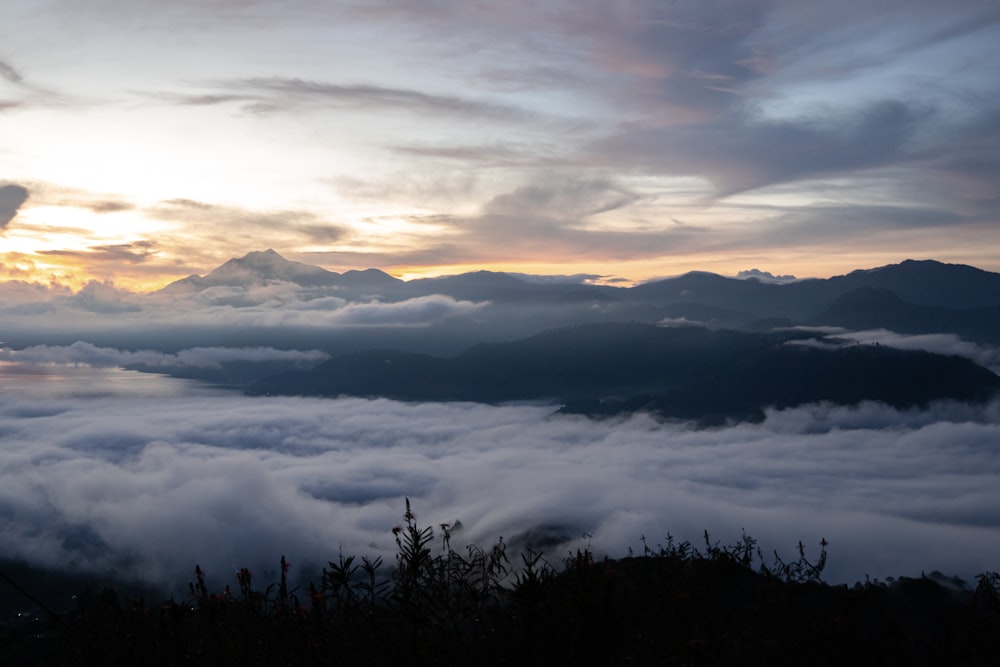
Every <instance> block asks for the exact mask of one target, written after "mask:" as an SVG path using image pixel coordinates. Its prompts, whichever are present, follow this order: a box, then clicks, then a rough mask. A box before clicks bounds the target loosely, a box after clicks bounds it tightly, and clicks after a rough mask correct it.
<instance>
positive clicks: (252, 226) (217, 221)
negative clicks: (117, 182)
mask: <svg viewBox="0 0 1000 667" xmlns="http://www.w3.org/2000/svg"><path fill="white" fill-rule="evenodd" d="M143 213H144V214H145V215H147V216H148V217H151V218H155V219H158V220H172V221H176V222H181V223H184V224H186V225H188V226H189V227H190V228H191V232H192V233H195V234H197V235H198V236H200V237H202V238H205V237H210V238H214V240H215V241H216V242H217V243H218V244H221V245H223V246H224V247H225V246H230V247H234V248H235V250H236V251H237V252H239V251H242V250H245V248H246V247H248V246H249V247H252V246H253V245H255V244H258V243H259V242H260V235H261V234H262V233H266V234H267V238H268V239H270V242H271V243H273V244H274V245H280V244H278V243H277V242H276V241H278V240H281V238H282V237H284V238H286V239H288V240H290V241H293V242H294V241H299V242H306V243H310V242H330V241H333V240H338V239H341V238H343V236H344V235H345V234H347V229H346V228H345V227H343V226H341V225H337V224H333V223H331V222H329V221H328V220H326V219H325V218H324V217H323V216H321V215H319V214H317V213H314V212H312V211H296V210H277V211H276V210H255V209H248V208H240V207H237V206H225V205H220V204H212V203H209V202H202V201H196V200H192V199H167V200H164V201H161V202H159V203H158V204H156V205H154V206H150V207H148V208H145V209H144V210H143ZM214 229H218V230H219V232H217V233H213V232H209V231H208V230H214ZM234 229H237V230H240V231H239V232H238V233H234V232H233V230H234Z"/></svg>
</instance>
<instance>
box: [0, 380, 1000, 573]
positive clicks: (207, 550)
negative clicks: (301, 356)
mask: <svg viewBox="0 0 1000 667" xmlns="http://www.w3.org/2000/svg"><path fill="white" fill-rule="evenodd" d="M550 413H551V408H549V407H544V406H543V407H539V406H506V407H490V406H482V405H475V404H462V403H455V404H404V403H397V402H392V401H387V400H371V401H369V400H360V399H343V400H335V401H331V400H313V399H285V398H282V399H253V398H247V397H242V396H218V397H206V396H202V397H198V398H190V397H188V398H181V397H175V398H162V397H161V398H156V399H149V398H131V399H129V398H116V399H108V398H93V399H70V398H49V399H44V400H29V399H25V398H22V397H18V396H17V395H11V394H4V395H0V522H2V525H3V526H4V529H3V531H0V554H2V555H3V556H6V557H24V558H29V559H31V560H32V561H34V562H36V563H39V564H45V565H50V566H54V567H78V568H82V569H93V570H103V569H104V568H107V567H113V568H115V569H116V570H117V571H119V572H131V573H133V574H136V575H138V576H141V577H144V578H146V579H149V580H151V581H156V582H170V583H172V584H177V585H182V584H183V583H184V582H185V581H186V578H187V577H188V574H189V571H190V569H191V568H192V567H193V565H194V563H195V562H198V563H200V564H201V565H202V567H204V568H205V569H206V570H207V571H208V573H209V576H210V578H211V579H212V580H213V581H214V582H217V583H218V584H219V585H222V584H223V583H225V582H229V583H231V581H230V579H231V576H232V572H233V570H234V569H235V568H238V567H242V566H249V567H251V568H256V569H257V570H258V571H259V572H266V571H268V569H272V570H273V568H274V564H275V562H276V559H277V558H278V557H279V556H280V555H282V554H285V555H286V556H287V557H288V558H289V560H291V561H292V562H293V563H295V564H297V566H298V567H299V568H302V569H303V570H306V569H308V568H309V567H310V566H311V565H318V564H323V563H325V562H326V560H330V559H333V558H335V557H336V553H337V550H338V549H340V548H343V550H344V551H345V553H354V554H359V555H360V554H369V555H377V554H382V555H385V556H388V555H390V554H391V553H392V549H393V546H394V544H393V540H392V535H391V529H392V527H393V526H394V525H396V524H397V523H399V521H400V515H401V513H402V508H403V498H404V497H407V496H408V497H410V498H411V500H412V501H413V504H414V508H415V511H416V512H417V514H418V517H419V520H420V522H421V523H422V524H424V525H432V524H437V523H439V522H444V521H454V520H456V519H458V520H461V522H462V524H463V525H464V526H465V528H464V529H463V530H462V531H461V532H460V533H459V534H457V535H456V536H455V540H454V543H455V544H459V545H461V544H465V543H477V544H480V545H483V546H488V544H490V543H492V541H494V540H496V539H497V538H498V537H500V536H503V537H504V538H505V540H506V541H507V542H508V543H510V544H517V543H519V542H520V537H522V536H524V535H525V534H526V533H527V532H529V531H535V532H536V534H537V533H538V531H542V532H543V533H545V532H548V533H551V534H553V535H555V536H558V537H564V538H566V539H567V540H568V542H567V543H566V544H564V545H563V546H560V547H558V548H550V549H549V550H548V552H547V556H548V557H549V558H551V559H558V558H559V557H561V556H563V555H565V554H566V553H567V551H568V549H570V548H572V547H573V546H574V545H575V544H579V541H580V540H582V539H583V537H582V536H583V535H584V533H589V534H591V535H593V538H592V541H593V545H594V547H595V548H596V549H597V550H598V551H600V552H604V551H606V552H609V553H611V555H624V553H625V551H626V549H627V548H628V547H629V546H632V547H638V546H640V537H641V536H642V535H646V536H647V538H648V539H649V540H650V542H652V543H654V544H655V543H656V542H657V541H659V540H661V539H662V538H663V537H664V536H665V535H666V534H667V532H668V531H669V532H671V533H672V534H673V535H675V536H676V537H678V538H680V539H691V540H692V541H696V540H698V539H699V538H700V536H701V533H702V531H703V530H705V529H707V530H709V531H710V532H711V533H712V535H713V536H714V537H716V538H718V539H720V540H723V541H727V540H735V539H737V538H738V537H739V535H740V531H741V530H742V529H746V531H747V532H748V533H749V534H751V535H753V536H755V537H757V538H759V539H760V540H761V542H762V544H763V546H764V547H765V548H766V549H772V548H773V549H777V550H779V552H781V553H782V554H784V555H786V556H789V557H791V556H793V555H794V550H795V545H796V543H797V542H798V540H802V541H803V542H804V543H806V544H807V545H813V548H814V549H816V550H818V546H815V545H817V544H818V542H819V540H820V539H821V538H826V539H827V540H829V541H830V545H831V546H830V553H831V562H830V565H829V568H828V571H827V578H828V580H830V581H833V582H841V581H843V582H853V581H855V580H858V579H863V578H864V577H865V575H866V574H867V575H870V576H873V577H885V576H895V575H899V574H908V575H913V574H916V573H919V572H920V571H921V570H927V571H930V570H932V569H939V570H942V571H944V572H947V573H955V574H959V575H960V576H964V577H971V576H972V575H974V574H975V573H978V572H981V571H985V570H995V569H996V568H997V562H996V555H997V554H1000V531H998V527H1000V520H998V517H1000V497H998V496H997V494H996V488H997V485H998V483H1000V450H998V449H997V443H998V442H1000V406H998V405H995V404H994V405H991V406H988V407H985V408H970V407H967V406H959V405H938V406H935V407H934V408H933V409H931V410H927V411H920V412H916V411H914V412H903V413H901V412H897V411H893V410H889V409H887V408H885V407H882V406H877V405H870V404H867V405H861V406H859V407H856V408H832V407H829V406H809V407H804V408H800V409H796V410H789V411H785V412H777V413H772V414H770V415H769V416H768V418H767V420H766V421H765V422H764V423H762V424H759V425H740V426H735V427H730V428H723V429H719V430H702V431H694V430H689V429H688V428H686V427H684V426H682V425H664V424H658V423H656V422H654V421H652V420H651V419H649V418H646V417H643V416H637V417H633V418H631V419H628V420H625V421H620V422H591V421H588V420H586V419H582V418H569V417H565V418H564V417H558V418H556V417H551V416H550ZM390 560H391V559H390Z"/></svg>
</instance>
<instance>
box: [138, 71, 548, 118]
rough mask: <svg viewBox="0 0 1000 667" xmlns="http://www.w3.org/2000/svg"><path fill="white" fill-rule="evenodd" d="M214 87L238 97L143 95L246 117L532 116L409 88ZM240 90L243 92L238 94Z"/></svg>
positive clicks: (258, 82)
mask: <svg viewBox="0 0 1000 667" xmlns="http://www.w3.org/2000/svg"><path fill="white" fill-rule="evenodd" d="M215 85H217V86H219V87H221V88H222V89H224V90H238V91H241V92H238V93H202V94H193V95H191V94H176V93H169V92H158V93H149V94H147V95H149V96H151V97H154V98H156V99H160V100H163V101H168V102H171V103H174V104H182V105H186V106H190V105H195V106H205V105H214V104H227V103H231V102H243V103H246V104H245V106H244V109H245V110H246V111H249V112H252V113H260V114H268V113H275V112H280V111H286V110H289V109H293V108H297V107H302V106H312V105H322V106H331V107H335V108H342V109H360V110H365V109H383V110H392V111H404V112H407V113H415V114H427V113H431V114H445V115H448V116H453V117H458V118H463V117H464V118H470V119H489V120H494V121H497V120H500V121H520V120H526V119H529V118H532V117H534V114H532V113H530V112H528V111H527V110H525V109H521V108H518V107H515V106H511V105H507V104H501V103H497V102H491V101H484V100H477V99H472V98H468V97H464V96H459V95H450V94H435V93H428V92H423V91H420V90H415V89H410V88H398V87H392V86H381V85H376V84H341V83H332V82H327V81H314V80H306V79H298V78H291V77H280V76H273V77H251V78H246V79H239V80H232V81H221V82H217V83H216V84H215ZM244 91H245V92H244Z"/></svg>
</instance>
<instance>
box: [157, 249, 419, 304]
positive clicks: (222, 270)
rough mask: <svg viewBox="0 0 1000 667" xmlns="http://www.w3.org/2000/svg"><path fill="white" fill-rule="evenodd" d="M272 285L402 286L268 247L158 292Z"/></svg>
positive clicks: (377, 289) (376, 273)
mask: <svg viewBox="0 0 1000 667" xmlns="http://www.w3.org/2000/svg"><path fill="white" fill-rule="evenodd" d="M273 282H287V283H294V284H296V285H299V286H300V287H331V288H337V289H342V290H350V291H355V292H356V291H361V292H365V291H368V292H371V293H373V294H376V295H377V294H381V293H382V292H385V291H387V290H398V289H400V288H402V287H403V286H404V285H405V283H404V282H403V281H402V280H399V279H398V278H393V277H392V276H390V275H389V274H387V273H385V272H383V271H380V270H378V269H367V270H365V271H347V272H346V273H344V274H340V273H336V272H333V271H327V270H326V269H323V268H321V267H318V266H313V265H311V264H305V263H303V262H294V261H291V260H288V259H285V258H284V257H282V256H281V255H279V254H278V253H277V252H275V251H274V250H272V249H270V248H268V249H267V250H264V251H260V252H251V253H247V254H246V255H244V256H243V257H239V258H234V259H230V260H229V261H227V262H226V263H225V264H223V265H222V266H220V267H218V268H217V269H215V270H214V271H212V272H211V273H209V274H207V275H205V276H197V275H193V276H188V277H187V278H182V279H180V280H177V281H174V282H172V283H170V284H169V285H167V286H166V287H164V288H163V289H161V290H159V291H160V292H164V293H185V292H188V293H191V292H200V291H201V290H204V289H208V288H210V287H251V286H256V285H266V284H268V283H273Z"/></svg>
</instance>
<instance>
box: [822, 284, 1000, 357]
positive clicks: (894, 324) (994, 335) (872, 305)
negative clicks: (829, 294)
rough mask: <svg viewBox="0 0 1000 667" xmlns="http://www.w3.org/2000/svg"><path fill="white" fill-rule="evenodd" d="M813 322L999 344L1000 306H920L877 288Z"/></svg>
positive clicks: (856, 293)
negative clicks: (958, 337) (930, 334)
mask: <svg viewBox="0 0 1000 667" xmlns="http://www.w3.org/2000/svg"><path fill="white" fill-rule="evenodd" d="M814 322H815V323H817V324H831V325H836V326H841V327H845V328H848V329H889V330H891V331H896V332H899V333H908V334H922V333H953V334H956V335H958V336H960V337H961V338H963V339H966V340H970V341H974V342H981V343H992V344H1000V305H995V306H992V307H980V308H962V309H958V308H946V307H944V306H917V305H913V304H910V303H906V302H905V301H904V300H903V299H902V298H900V297H899V295H898V294H896V293H895V292H890V291H888V290H885V289H882V288H877V287H859V288H857V289H855V290H852V291H850V292H846V293H845V294H843V295H842V296H840V297H839V298H838V299H837V300H836V301H834V302H833V304H832V305H831V306H830V308H829V309H827V310H826V311H824V312H823V313H820V314H819V315H817V316H816V318H815V319H814Z"/></svg>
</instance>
